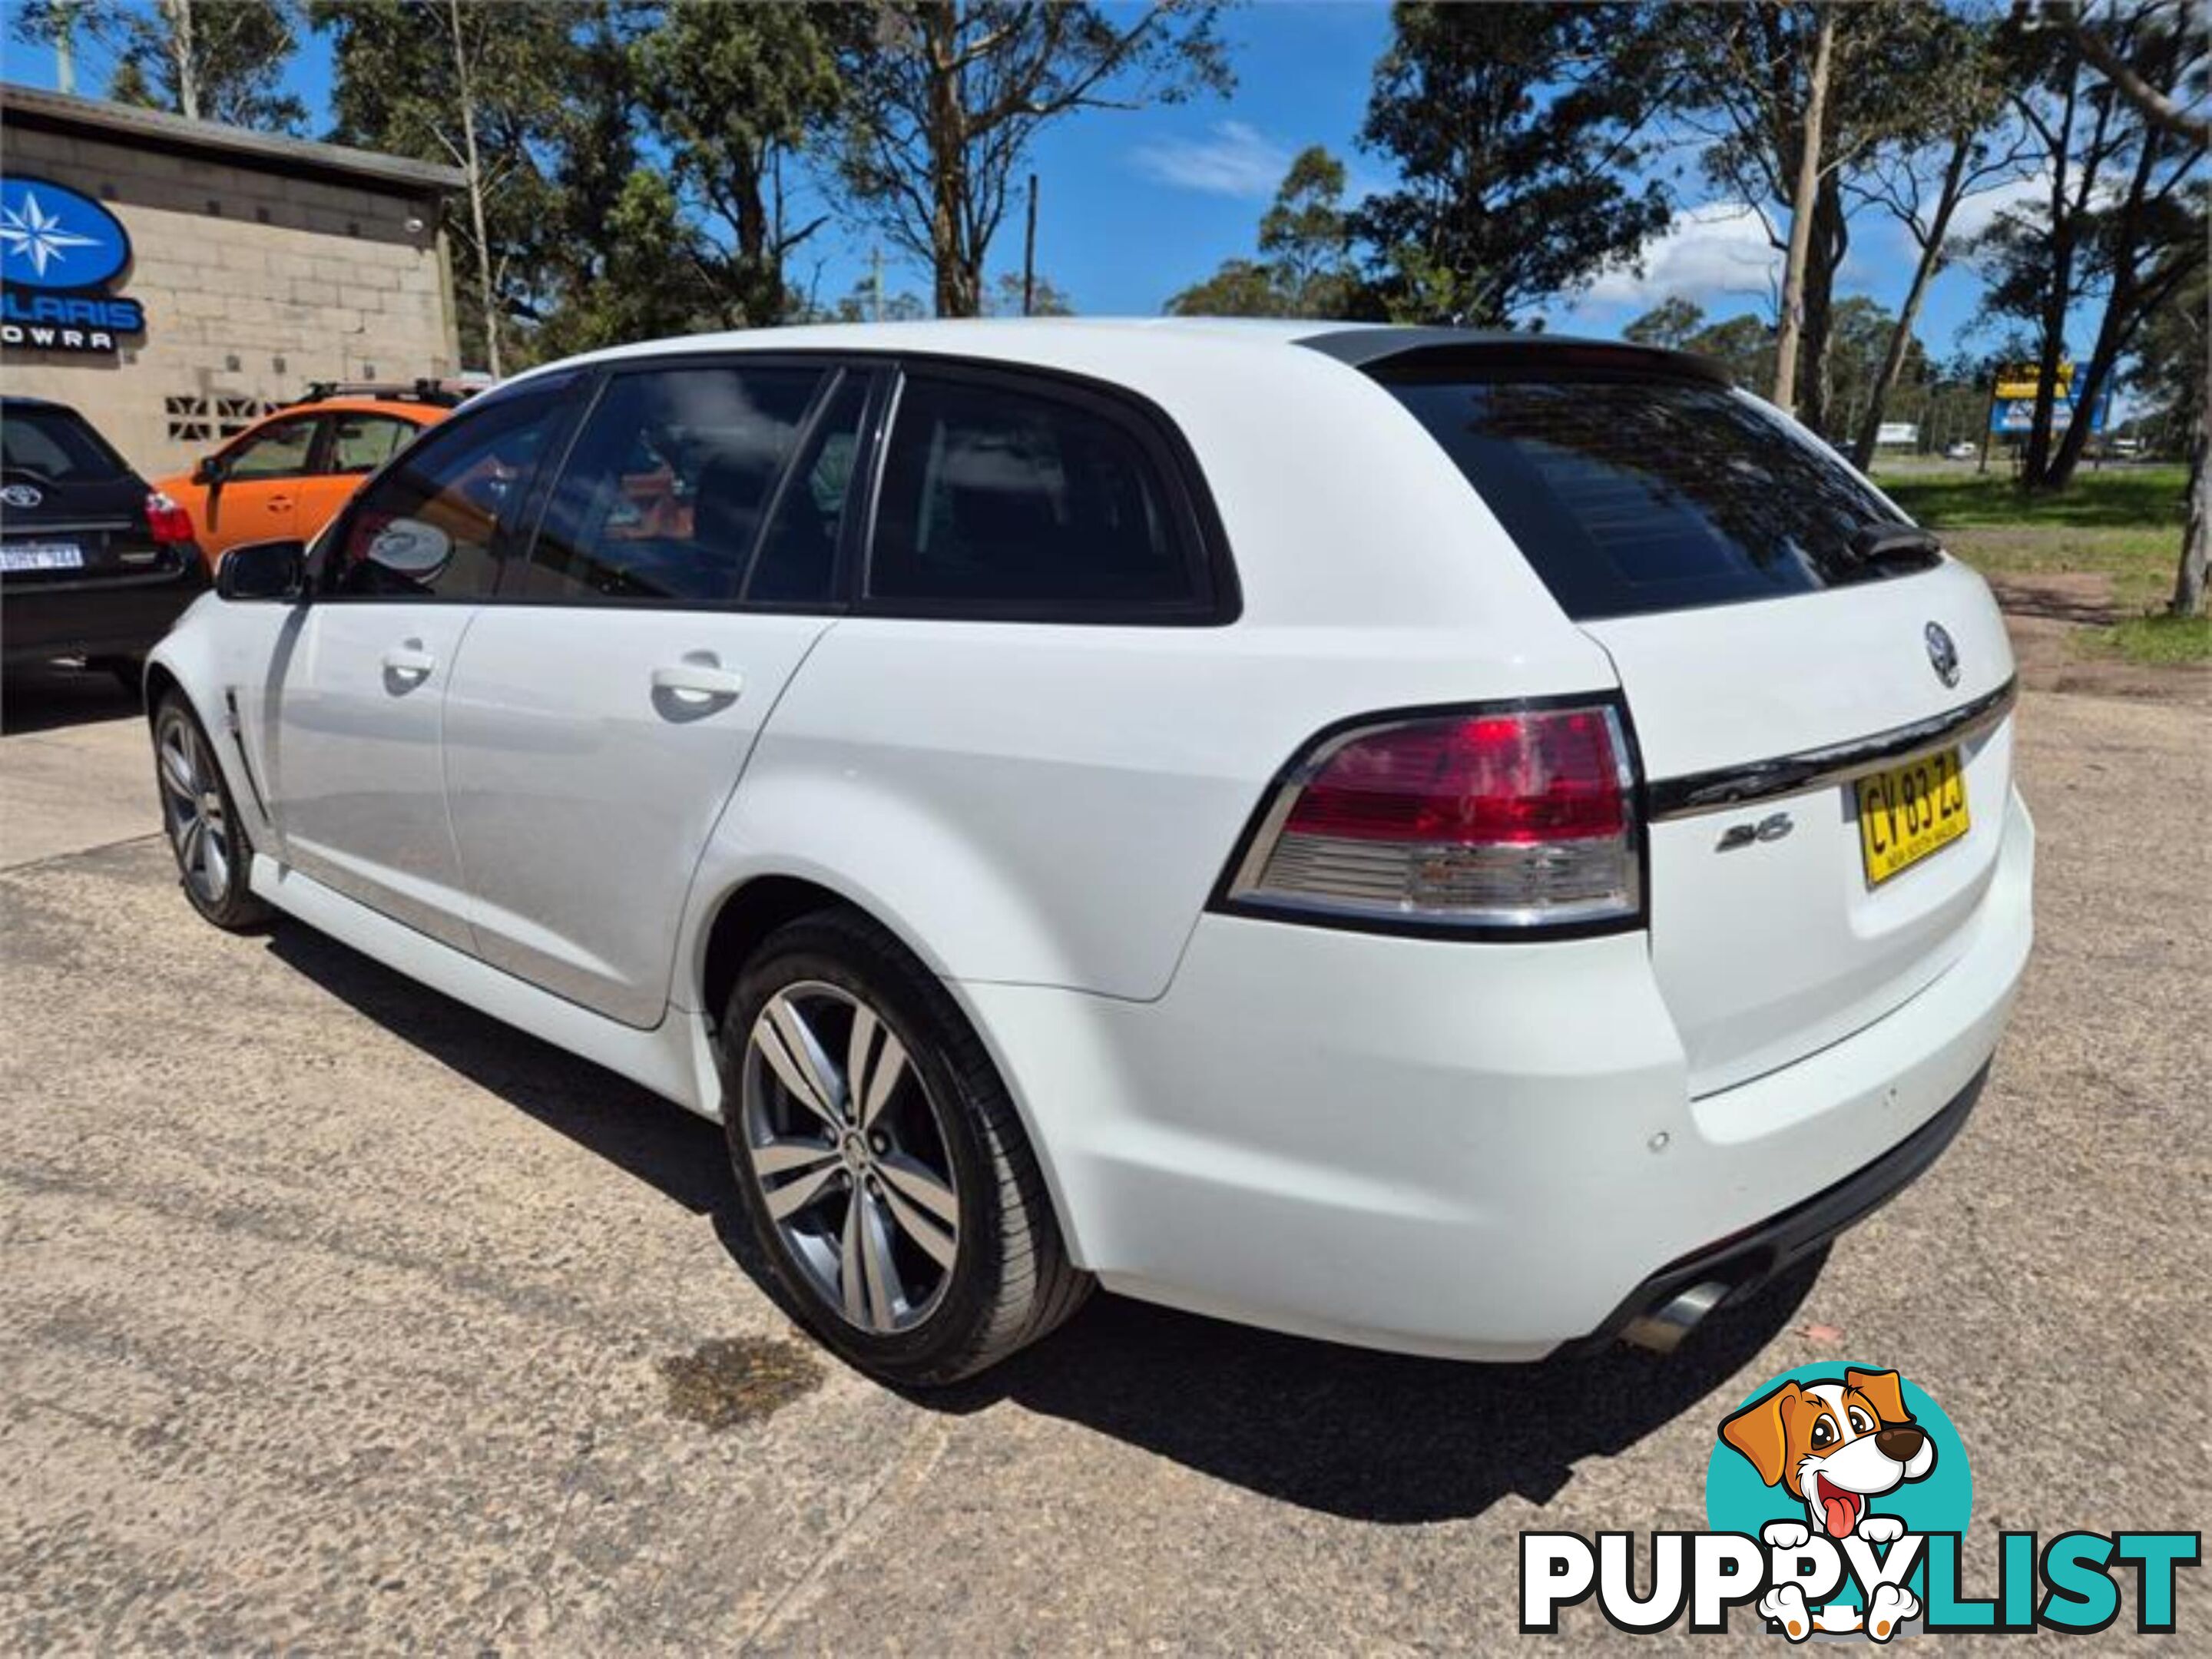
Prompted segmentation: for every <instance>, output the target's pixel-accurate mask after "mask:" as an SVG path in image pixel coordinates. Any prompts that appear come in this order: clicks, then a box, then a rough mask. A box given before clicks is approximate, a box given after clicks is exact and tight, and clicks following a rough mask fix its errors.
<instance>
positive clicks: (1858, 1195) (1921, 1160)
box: [1560, 1066, 1990, 1353]
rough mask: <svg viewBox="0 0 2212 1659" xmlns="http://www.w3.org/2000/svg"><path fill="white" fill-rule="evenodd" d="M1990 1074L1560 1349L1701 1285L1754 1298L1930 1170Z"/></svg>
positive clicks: (1614, 1336) (1676, 1269) (1594, 1344)
mask: <svg viewBox="0 0 2212 1659" xmlns="http://www.w3.org/2000/svg"><path fill="white" fill-rule="evenodd" d="M1989 1076H1990V1068H1989V1067H1988V1066H1983V1067H1982V1069H1981V1070H1980V1071H1978V1072H1977V1073H1974V1076H1973V1079H1972V1081H1971V1082H1969V1083H1968V1084H1967V1085H1966V1087H1965V1088H1964V1089H1961V1090H1960V1091H1959V1095H1958V1097H1957V1098H1956V1099H1955V1100H1954V1101H1952V1103H1950V1104H1949V1105H1948V1106H1946V1107H1945V1108H1944V1109H1942V1111H1940V1112H1938V1113H1936V1115H1935V1116H1933V1117H1931V1118H1929V1120H1928V1121H1927V1122H1925V1123H1923V1124H1922V1125H1921V1126H1920V1127H1918V1128H1917V1129H1915V1130H1914V1131H1913V1132H1912V1133H1911V1134H1909V1135H1907V1136H1905V1139H1902V1140H1900V1141H1899V1142H1898V1143H1897V1145H1896V1146H1893V1147H1891V1148H1890V1149H1889V1150H1888V1151H1887V1152H1884V1153H1883V1154H1882V1155H1881V1157H1880V1158H1876V1159H1875V1161H1874V1162H1873V1163H1871V1164H1868V1165H1867V1166H1866V1168H1864V1169H1863V1170H1860V1171H1858V1173H1857V1174H1856V1175H1853V1176H1846V1177H1845V1178H1844V1179H1843V1180H1841V1181H1839V1182H1837V1183H1836V1184H1835V1185H1834V1186H1832V1187H1829V1188H1824V1189H1823V1190H1821V1191H1820V1192H1817V1193H1815V1194H1813V1196H1812V1197H1810V1198H1808V1199H1807V1200H1804V1201H1803V1202H1802V1203H1801V1204H1794V1205H1792V1206H1790V1208H1788V1209H1786V1210H1784V1211H1783V1212H1781V1213H1780V1214H1779V1215H1776V1216H1771V1217H1769V1218H1767V1219H1766V1220H1765V1221H1762V1222H1760V1223H1759V1224H1758V1225H1755V1226H1752V1227H1747V1228H1746V1229H1745V1230H1744V1231H1741V1232H1740V1233H1735V1234H1733V1235H1731V1236H1729V1237H1726V1238H1722V1239H1717V1240H1715V1241H1714V1242H1713V1243H1711V1244H1708V1245H1706V1246H1705V1247H1704V1248H1703V1249H1698V1250H1693V1251H1692V1252H1691V1253H1690V1254H1689V1255H1686V1256H1684V1257H1682V1258H1681V1259H1680V1260H1679V1261H1670V1262H1668V1264H1667V1265H1666V1266H1665V1267H1662V1268H1661V1269H1660V1270H1659V1271H1658V1272H1657V1273H1654V1274H1652V1275H1651V1277H1650V1278H1649V1279H1645V1280H1644V1282H1643V1283H1642V1284H1641V1285H1638V1286H1637V1287H1636V1288H1635V1289H1634V1290H1633V1291H1630V1292H1629V1293H1628V1296H1627V1297H1626V1299H1625V1300H1624V1301H1623V1302H1622V1303H1621V1304H1620V1306H1619V1307H1618V1308H1616V1309H1614V1310H1613V1316H1612V1317H1611V1318H1609V1319H1607V1321H1606V1322H1604V1323H1603V1324H1601V1325H1600V1326H1599V1327H1598V1328H1597V1329H1595V1331H1592V1332H1591V1333H1590V1334H1589V1335H1588V1336H1585V1337H1582V1338H1580V1339H1578V1340H1575V1341H1572V1342H1567V1343H1563V1344H1561V1345H1560V1349H1561V1352H1571V1353H1595V1352H1601V1351H1602V1350H1604V1349H1605V1348H1607V1347H1609V1346H1612V1345H1613V1342H1614V1341H1615V1340H1618V1339H1619V1337H1620V1334H1621V1333H1622V1332H1623V1331H1625V1330H1626V1329H1627V1328H1628V1327H1629V1326H1630V1325H1632V1324H1633V1323H1634V1322H1636V1321H1637V1320H1638V1319H1639V1318H1642V1317H1644V1316H1650V1315H1654V1314H1656V1313H1657V1312H1658V1311H1659V1310H1662V1309H1664V1308H1666V1307H1668V1305H1669V1304H1672V1303H1674V1300H1675V1298H1676V1297H1680V1296H1682V1295H1683V1294H1684V1293H1686V1292H1688V1291H1694V1290H1696V1289H1697V1288H1699V1286H1722V1287H1725V1291H1726V1294H1725V1295H1723V1297H1721V1298H1720V1299H1719V1300H1718V1301H1717V1302H1716V1303H1714V1304H1712V1309H1711V1310H1712V1311H1715V1312H1717V1311H1718V1310H1720V1309H1722V1308H1724V1307H1727V1306H1728V1305H1729V1304H1730V1303H1734V1302H1740V1301H1741V1300H1743V1299H1744V1298H1745V1297H1748V1296H1750V1295H1751V1294H1752V1293H1753V1291H1757V1290H1758V1289H1759V1286H1760V1285H1765V1284H1766V1283H1768V1282H1769V1281H1770V1280H1771V1279H1774V1278H1775V1277H1776V1276H1777V1275H1778V1274H1779V1273H1783V1272H1784V1270H1786V1269H1787V1268H1788V1267H1790V1266H1791V1265H1792V1264H1793V1263H1795V1262H1797V1261H1802V1260H1803V1259H1804V1258H1805V1257H1806V1256H1808V1255H1811V1254H1812V1253H1813V1252H1814V1251H1815V1250H1817V1249H1820V1247H1821V1246H1822V1245H1824V1244H1826V1243H1829V1242H1830V1241H1831V1240H1832V1239H1833V1238H1835V1237H1836V1236H1837V1235H1838V1234H1839V1233H1842V1232H1844V1231H1847V1230H1848V1229H1850V1228H1852V1227H1856V1226H1857V1225H1858V1224H1859V1223H1860V1222H1862V1221H1863V1220H1865V1219H1866V1218H1868V1217H1869V1216H1870V1215H1872V1214H1873V1213H1874V1212H1875V1211H1876V1210H1878V1209H1880V1208H1881V1206H1883V1205H1885V1204H1887V1203H1888V1202H1889V1200H1891V1199H1893V1198H1895V1197H1896V1196H1897V1195H1898V1194H1899V1193H1901V1192H1903V1191H1904V1190H1905V1188H1907V1187H1909V1186H1911V1184H1912V1183H1913V1182H1916V1181H1917V1180H1918V1179H1919V1178H1920V1177H1921V1176H1923V1175H1924V1174H1926V1173H1927V1171H1928V1169H1929V1166H1930V1165H1931V1164H1934V1163H1935V1162H1936V1159H1937V1158H1941V1157H1942V1155H1943V1152H1944V1149H1945V1148H1946V1147H1948V1146H1950V1144H1951V1143H1952V1141H1953V1140H1954V1139H1957V1137H1958V1133H1959V1131H1960V1130H1961V1129H1963V1128H1964V1127H1966V1117H1967V1115H1968V1114H1969V1113H1971V1112H1972V1110H1973V1109H1974V1103H1975V1102H1977V1101H1978V1100H1979V1099H1980V1098H1981V1097H1982V1086H1983V1085H1984V1084H1985V1083H1987V1082H1988V1081H1989Z"/></svg>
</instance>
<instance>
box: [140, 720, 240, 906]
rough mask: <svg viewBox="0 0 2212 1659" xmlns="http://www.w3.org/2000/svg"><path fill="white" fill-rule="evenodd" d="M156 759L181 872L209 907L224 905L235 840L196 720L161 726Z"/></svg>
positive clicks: (163, 804)
mask: <svg viewBox="0 0 2212 1659" xmlns="http://www.w3.org/2000/svg"><path fill="white" fill-rule="evenodd" d="M155 757H156V759H157V761H158V763H159V770H160V772H161V817H162V821H163V823H164V824H165V825H166V826H167V829H168V833H169V845H170V846H171V847H172V848H174V849H175V851H176V854H177V867H178V868H179V870H181V871H183V872H184V875H185V881H187V882H188V883H190V884H191V889H192V891H193V892H194V893H196V894H197V895H198V896H199V897H200V899H201V900H202V901H203V902H205V903H207V904H210V905H219V904H221V903H222V901H223V898H224V896H225V895H227V894H228V892H229V890H230V868H231V835H230V819H229V817H228V814H226V813H225V812H224V811H223V805H222V781H221V778H220V776H219V775H217V773H216V766H215V757H214V756H212V755H210V753H208V749H207V742H206V739H205V738H202V737H201V736H200V734H199V732H198V730H197V728H196V727H195V726H193V725H192V723H191V720H187V719H186V718H185V717H184V716H183V715H181V714H171V715H170V716H169V717H168V718H167V719H166V720H163V721H162V722H161V735H160V736H159V738H156V739H155Z"/></svg>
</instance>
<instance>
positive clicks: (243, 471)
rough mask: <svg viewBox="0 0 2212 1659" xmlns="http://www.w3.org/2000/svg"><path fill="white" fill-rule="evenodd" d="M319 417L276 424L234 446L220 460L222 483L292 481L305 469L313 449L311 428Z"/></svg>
mask: <svg viewBox="0 0 2212 1659" xmlns="http://www.w3.org/2000/svg"><path fill="white" fill-rule="evenodd" d="M320 423H321V422H320V418H319V416H302V417H301V419H299V420H296V421H276V422H271V423H270V424H269V425H267V426H264V427H263V428H261V430H260V431H258V432H257V433H255V434H254V435H252V437H250V438H247V439H246V440H245V441H242V442H241V443H240V444H238V445H236V446H235V447H234V448H233V449H232V450H231V452H230V453H228V455H226V456H224V457H223V462H222V476H223V477H224V479H225V480H226V481H228V480H237V481H239V482H241V483H242V482H244V481H246V480H247V479H250V478H296V477H299V476H300V475H301V473H302V472H305V471H307V458H308V457H309V455H311V454H312V453H313V451H314V447H315V428H316V427H317V426H318V425H319V424H320Z"/></svg>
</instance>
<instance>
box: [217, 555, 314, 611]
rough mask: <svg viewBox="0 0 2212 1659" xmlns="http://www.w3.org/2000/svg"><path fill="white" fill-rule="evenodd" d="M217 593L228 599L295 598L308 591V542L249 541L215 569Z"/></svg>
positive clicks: (226, 556) (225, 558)
mask: <svg viewBox="0 0 2212 1659" xmlns="http://www.w3.org/2000/svg"><path fill="white" fill-rule="evenodd" d="M215 591H216V596H217V597H218V598H221V599H299V598H300V597H301V596H302V595H303V594H305V593H306V592H307V544H306V543H305V542H296V541H285V542H249V543H247V544H246V545H244V546H242V547H234V548H232V549H231V550H229V551H228V552H227V553H225V554H224V555H223V556H222V563H221V564H219V565H217V566H216V572H215Z"/></svg>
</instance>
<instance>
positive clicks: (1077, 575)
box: [868, 374, 1204, 615]
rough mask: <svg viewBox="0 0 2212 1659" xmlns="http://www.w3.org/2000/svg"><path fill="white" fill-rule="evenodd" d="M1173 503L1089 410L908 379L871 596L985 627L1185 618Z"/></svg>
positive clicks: (1127, 431)
mask: <svg viewBox="0 0 2212 1659" xmlns="http://www.w3.org/2000/svg"><path fill="white" fill-rule="evenodd" d="M1171 501H1172V497H1171V496H1170V495H1169V493H1168V490H1167V488H1166V485H1165V481H1164V478H1163V477H1162V476H1161V472H1160V470H1159V467H1158V465H1157V463H1156V461H1155V459H1154V457H1153V455H1152V453H1151V452H1150V451H1149V450H1148V448H1147V447H1146V445H1145V443H1144V442H1143V441H1141V440H1140V439H1139V437H1138V436H1137V435H1136V434H1135V433H1134V432H1133V430H1132V429H1131V428H1130V426H1129V425H1128V424H1127V422H1124V421H1123V420H1121V419H1120V418H1118V417H1117V416H1115V415H1112V414H1109V413H1108V412H1106V411H1105V410H1103V409H1101V408H1098V407H1097V406H1096V405H1095V404H1092V403H1091V401H1090V400H1088V399H1080V400H1079V399H1077V398H1060V397H1056V396H1053V395H1049V394H1046V393H1032V392H1026V391H1022V390H1018V389H1016V388H1014V387H1012V386H1006V385H1004V384H1002V383H1000V382H996V381H985V380H974V381H969V380H950V379H944V380H940V379H935V378H933V377H931V376H928V375H927V374H915V375H910V376H909V377H908V380H907V381H906V384H905V386H904V388H903V390H902V392H901V393H900V396H899V404H898V413H897V416H896V422H895V424H894V426H893V428H892V432H891V437H890V451H889V453H888V455H887V458H886V460H885V464H884V483H883V489H882V495H881V501H880V506H879V508H878V514H877V520H876V532H875V538H874V547H873V550H872V556H871V562H870V567H869V574H868V593H869V596H870V597H871V598H872V599H890V600H915V601H921V602H923V603H925V604H928V605H952V606H957V607H960V608H963V609H964V608H969V607H973V608H975V610H976V611H979V612H980V613H984V614H988V613H990V612H991V611H994V610H995V611H1001V612H1005V611H1016V612H1029V613H1030V614H1045V615H1050V614H1056V613H1059V612H1062V611H1066V612H1070V613H1073V614H1075V615H1082V614H1085V613H1098V614H1114V613H1117V612H1122V611H1143V610H1146V609H1148V608H1152V609H1157V608H1163V607H1164V608H1171V609H1188V608H1189V607H1190V606H1191V605H1194V604H1195V603H1197V602H1199V601H1200V600H1201V599H1203V597H1204V595H1203V593H1202V592H1201V591H1200V587H1199V586H1198V579H1197V574H1196V567H1195V565H1194V561H1193V560H1192V559H1191V558H1190V556H1189V551H1190V550H1189V548H1188V544H1187V541H1186V538H1184V537H1182V535H1180V534H1179V533H1178V532H1177V527H1176V520H1175V518H1174V516H1173V510H1172V507H1171V505H1170V503H1171Z"/></svg>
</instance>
